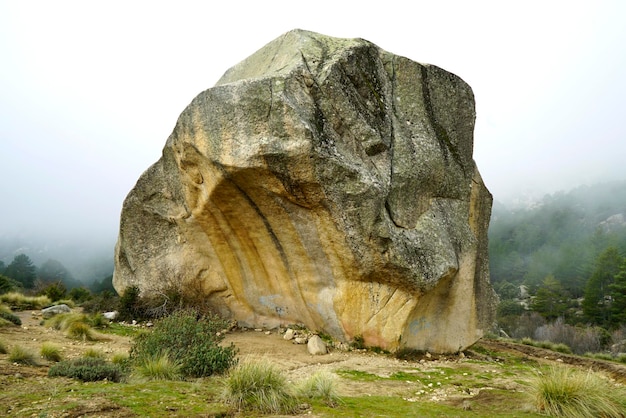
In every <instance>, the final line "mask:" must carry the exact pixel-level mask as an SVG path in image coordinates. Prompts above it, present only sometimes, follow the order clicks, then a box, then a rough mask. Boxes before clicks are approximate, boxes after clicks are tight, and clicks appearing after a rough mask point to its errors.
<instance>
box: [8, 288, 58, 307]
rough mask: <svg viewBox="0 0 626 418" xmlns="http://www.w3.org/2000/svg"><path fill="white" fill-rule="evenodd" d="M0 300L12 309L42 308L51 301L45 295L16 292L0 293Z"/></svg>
mask: <svg viewBox="0 0 626 418" xmlns="http://www.w3.org/2000/svg"><path fill="white" fill-rule="evenodd" d="M0 302H2V303H6V304H7V305H9V307H10V308H11V309H12V310H14V311H27V310H34V309H42V308H45V307H46V306H50V304H51V303H52V302H51V301H50V298H48V297H47V296H24V295H23V294H21V293H18V292H9V293H5V294H3V295H0Z"/></svg>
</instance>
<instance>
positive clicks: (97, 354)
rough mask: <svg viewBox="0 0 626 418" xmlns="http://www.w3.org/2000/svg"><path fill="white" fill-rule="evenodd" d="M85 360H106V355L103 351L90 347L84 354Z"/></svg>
mask: <svg viewBox="0 0 626 418" xmlns="http://www.w3.org/2000/svg"><path fill="white" fill-rule="evenodd" d="M83 358H100V359H105V358H106V355H105V354H104V352H103V351H102V350H99V349H97V348H93V347H90V348H88V349H87V350H85V352H84V353H83Z"/></svg>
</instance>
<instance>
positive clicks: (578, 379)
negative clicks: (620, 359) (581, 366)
mask: <svg viewBox="0 0 626 418" xmlns="http://www.w3.org/2000/svg"><path fill="white" fill-rule="evenodd" d="M531 396H532V397H533V400H534V404H535V406H536V408H537V410H538V411H539V412H542V413H545V414H547V415H550V416H557V417H581V418H582V417H607V418H609V417H616V418H618V417H623V415H622V413H623V411H624V410H626V409H625V408H626V394H625V393H624V392H623V391H621V390H619V388H616V387H614V386H612V385H611V384H610V383H609V382H608V381H607V380H606V379H604V378H603V377H602V376H600V375H598V374H596V373H593V372H592V371H587V372H582V371H579V370H577V369H574V368H571V367H554V368H551V369H548V370H547V371H546V372H545V373H543V374H540V375H539V376H537V378H536V379H535V381H534V382H533V383H532V386H531Z"/></svg>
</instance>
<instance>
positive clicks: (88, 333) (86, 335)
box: [66, 321, 96, 341]
mask: <svg viewBox="0 0 626 418" xmlns="http://www.w3.org/2000/svg"><path fill="white" fill-rule="evenodd" d="M66 332H67V336H68V337H70V338H76V339H80V340H83V341H93V340H95V339H96V338H95V336H94V333H93V330H92V329H91V327H90V326H89V325H87V324H86V323H84V322H81V321H76V322H72V323H71V324H70V325H69V326H68V328H67V331H66Z"/></svg>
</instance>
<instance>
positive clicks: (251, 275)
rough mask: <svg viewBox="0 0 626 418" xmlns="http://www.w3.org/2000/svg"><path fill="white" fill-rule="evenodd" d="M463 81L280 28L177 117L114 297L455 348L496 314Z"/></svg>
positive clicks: (347, 336)
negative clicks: (151, 297)
mask: <svg viewBox="0 0 626 418" xmlns="http://www.w3.org/2000/svg"><path fill="white" fill-rule="evenodd" d="M474 120H475V109H474V97H473V93H472V90H471V88H470V87H469V86H468V85H467V84H466V83H465V82H463V80H461V79H460V78H459V77H457V76H455V75H454V74H451V73H449V72H447V71H445V70H442V69H441V68H438V67H436V66H433V65H426V64H419V63H417V62H414V61H411V60H410V59H407V58H404V57H401V56H398V55H394V54H391V53H389V52H386V51H384V50H382V49H380V48H378V47H377V46H376V45H374V44H372V43H370V42H368V41H366V40H363V39H339V38H333V37H329V36H324V35H321V34H317V33H312V32H307V31H302V30H294V31H291V32H288V33H286V34H284V35H282V36H281V37H279V38H277V39H276V40H274V41H272V42H270V43H269V44H267V45H266V46H265V47H263V48H262V49H260V50H259V51H257V52H256V53H254V54H253V55H252V56H250V57H249V58H247V59H246V60H244V61H242V62H241V63H239V64H237V65H235V66H234V67H232V68H231V69H229V70H228V71H227V72H226V73H225V74H224V76H223V77H222V78H221V79H220V80H219V81H218V83H217V84H216V85H215V86H214V87H213V88H210V89H208V90H206V91H204V92H202V93H200V94H199V95H198V96H197V97H196V98H195V99H194V100H193V101H192V102H191V104H189V106H188V107H187V108H186V109H185V110H184V111H183V113H182V114H181V115H180V117H179V119H178V122H177V124H176V126H175V128H174V131H173V132H172V134H171V135H170V137H169V138H168V140H167V142H166V144H165V147H164V149H163V155H162V157H161V158H160V159H159V161H157V162H156V163H155V164H154V165H152V166H151V167H150V168H148V170H147V171H146V172H145V173H144V174H143V175H142V176H141V177H140V178H139V180H138V181H137V184H136V185H135V187H134V188H133V189H132V190H131V191H130V193H129V195H128V197H127V198H126V200H125V202H124V205H123V209H122V214H121V220H120V231H119V239H118V242H117V245H116V250H115V273H114V277H113V284H114V286H115V288H116V290H117V291H118V292H120V293H122V292H123V291H124V289H125V288H126V287H128V286H138V287H139V288H140V289H141V290H142V292H143V293H151V292H158V291H161V290H163V289H166V288H172V287H179V288H180V289H181V290H183V291H189V292H193V293H195V294H203V295H204V296H205V298H206V299H207V302H208V303H210V304H212V306H213V307H214V308H215V309H216V310H217V311H218V312H220V313H221V314H222V315H224V316H226V317H228V318H233V319H236V320H238V322H239V324H240V325H242V326H246V327H249V328H265V329H271V328H274V327H277V326H281V325H284V324H291V323H302V324H304V325H306V326H307V327H308V328H309V329H313V330H319V331H323V332H325V333H326V334H329V335H330V336H332V337H334V338H336V339H338V340H340V341H350V340H352V339H354V338H355V337H357V336H358V337H362V338H363V341H364V342H365V344H366V345H371V346H378V347H381V348H384V349H388V350H394V349H399V348H403V347H406V348H412V349H417V350H428V351H431V352H456V351H459V350H462V349H464V348H466V347H468V346H469V345H471V344H473V343H474V342H475V341H476V340H477V339H478V338H480V337H481V336H482V335H483V332H484V331H485V330H487V329H489V328H490V327H491V326H492V322H493V320H494V316H495V303H496V296H495V293H494V292H493V290H492V288H491V286H490V283H489V267H488V266H489V263H488V256H487V228H488V225H489V217H490V212H491V203H492V198H491V194H490V193H489V191H488V190H487V189H486V187H485V186H484V184H483V181H482V179H481V177H480V174H479V172H478V169H477V168H476V165H475V163H474V161H473V157H472V152H473V130H474Z"/></svg>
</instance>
